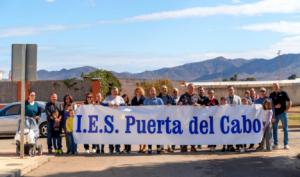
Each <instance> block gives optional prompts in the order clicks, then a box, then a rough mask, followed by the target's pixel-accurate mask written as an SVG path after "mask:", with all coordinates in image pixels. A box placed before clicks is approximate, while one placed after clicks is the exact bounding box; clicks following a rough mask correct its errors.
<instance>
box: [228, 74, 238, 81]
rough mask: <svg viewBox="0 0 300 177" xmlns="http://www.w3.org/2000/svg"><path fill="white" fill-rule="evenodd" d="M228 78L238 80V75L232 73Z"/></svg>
mask: <svg viewBox="0 0 300 177" xmlns="http://www.w3.org/2000/svg"><path fill="white" fill-rule="evenodd" d="M229 80H230V81H237V80H238V75H237V74H234V75H233V76H232V77H231V78H230V79H229Z"/></svg>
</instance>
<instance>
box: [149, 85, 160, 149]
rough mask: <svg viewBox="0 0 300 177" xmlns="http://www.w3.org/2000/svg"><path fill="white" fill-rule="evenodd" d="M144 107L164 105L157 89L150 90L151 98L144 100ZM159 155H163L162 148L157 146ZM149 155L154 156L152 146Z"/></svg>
mask: <svg viewBox="0 0 300 177" xmlns="http://www.w3.org/2000/svg"><path fill="white" fill-rule="evenodd" d="M144 105H164V102H163V100H162V99H161V98H158V97H156V88H155V87H151V88H150V89H149V97H148V98H146V99H145V100H144ZM156 148H157V154H160V153H161V150H162V149H161V146H160V145H156ZM148 154H152V145H148Z"/></svg>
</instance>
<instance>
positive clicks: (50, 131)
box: [47, 121, 53, 150]
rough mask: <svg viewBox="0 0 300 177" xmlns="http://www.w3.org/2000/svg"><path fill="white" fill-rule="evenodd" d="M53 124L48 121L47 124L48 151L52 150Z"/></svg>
mask: <svg viewBox="0 0 300 177" xmlns="http://www.w3.org/2000/svg"><path fill="white" fill-rule="evenodd" d="M52 128H53V122H52V121H48V122H47V144H48V150H52V142H53V131H52V130H53V129H52Z"/></svg>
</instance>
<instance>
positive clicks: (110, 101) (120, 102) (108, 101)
mask: <svg viewBox="0 0 300 177" xmlns="http://www.w3.org/2000/svg"><path fill="white" fill-rule="evenodd" d="M102 105H104V106H109V107H112V108H117V107H119V106H125V101H124V99H123V98H122V97H121V96H119V89H118V88H117V87H113V88H112V89H111V92H110V95H109V96H107V97H106V98H105V99H104V101H103V102H102ZM114 150H115V151H116V153H118V154H119V153H121V151H120V145H119V144H116V145H113V144H110V145H109V152H110V153H111V154H113V153H114Z"/></svg>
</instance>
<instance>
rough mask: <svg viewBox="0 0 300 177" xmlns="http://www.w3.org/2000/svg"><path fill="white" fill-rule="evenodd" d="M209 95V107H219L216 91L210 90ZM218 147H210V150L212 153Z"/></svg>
mask: <svg viewBox="0 0 300 177" xmlns="http://www.w3.org/2000/svg"><path fill="white" fill-rule="evenodd" d="M207 94H208V102H207V106H217V105H219V101H218V99H216V97H215V91H214V90H213V89H210V90H208V92H207ZM216 147H217V146H216V145H208V148H209V149H210V151H212V152H213V151H215V150H216Z"/></svg>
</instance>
